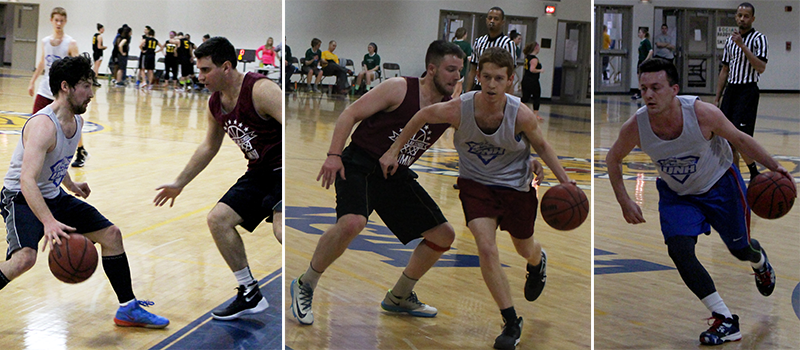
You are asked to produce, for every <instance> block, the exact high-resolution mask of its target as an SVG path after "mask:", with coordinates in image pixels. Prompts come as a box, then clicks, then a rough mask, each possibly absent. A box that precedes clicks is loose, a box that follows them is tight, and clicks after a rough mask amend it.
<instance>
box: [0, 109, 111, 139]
mask: <svg viewBox="0 0 800 350" xmlns="http://www.w3.org/2000/svg"><path fill="white" fill-rule="evenodd" d="M30 117H31V114H30V113H22V112H12V111H0V134H6V135H19V134H21V133H22V127H23V126H25V122H27V121H28V119H30ZM103 129H104V127H103V126H102V125H100V124H97V123H95V122H91V121H88V120H86V119H84V120H83V128H81V132H82V133H84V134H89V133H95V132H100V131H102V130H103Z"/></svg>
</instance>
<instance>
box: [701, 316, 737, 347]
mask: <svg viewBox="0 0 800 350" xmlns="http://www.w3.org/2000/svg"><path fill="white" fill-rule="evenodd" d="M708 320H709V321H711V320H713V322H712V323H711V327H710V328H709V329H708V330H707V331H705V332H703V333H700V343H702V344H704V345H720V344H722V343H724V342H726V341H738V340H741V339H742V333H740V332H739V316H736V315H733V317H732V318H725V316H723V315H720V314H718V313H716V312H712V313H711V317H709V318H708Z"/></svg>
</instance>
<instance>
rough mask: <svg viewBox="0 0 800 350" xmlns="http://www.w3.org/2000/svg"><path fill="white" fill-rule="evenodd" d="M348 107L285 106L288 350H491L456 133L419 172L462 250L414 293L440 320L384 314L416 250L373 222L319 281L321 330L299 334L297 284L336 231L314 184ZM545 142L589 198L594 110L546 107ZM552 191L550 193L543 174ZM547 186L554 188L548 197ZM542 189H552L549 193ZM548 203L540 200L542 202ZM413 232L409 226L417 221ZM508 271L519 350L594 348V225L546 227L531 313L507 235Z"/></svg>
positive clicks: (540, 231)
mask: <svg viewBox="0 0 800 350" xmlns="http://www.w3.org/2000/svg"><path fill="white" fill-rule="evenodd" d="M351 102H352V99H351V98H347V97H329V96H328V95H322V94H308V93H306V92H299V93H292V94H287V96H286V119H287V122H286V139H287V140H288V142H287V144H288V145H290V146H289V147H287V150H286V159H287V162H286V166H287V169H288V172H289V173H290V174H291V175H290V176H287V178H286V187H287V189H286V193H287V195H286V208H287V209H286V242H287V243H286V271H287V274H286V285H285V286H284V288H285V293H286V295H287V298H286V300H285V301H284V304H285V305H284V307H285V312H286V317H287V319H286V326H285V327H286V345H287V347H288V348H291V349H295V350H305V349H486V348H490V347H491V346H492V344H493V342H494V338H495V337H496V336H497V335H498V334H500V331H501V326H502V319H501V317H500V314H499V312H498V310H497V306H496V304H495V303H494V301H493V299H492V297H491V295H490V294H489V290H488V289H487V288H486V285H485V284H484V282H483V279H482V278H481V274H480V268H479V267H478V266H479V265H478V263H477V259H478V257H477V249H476V247H475V243H474V239H473V237H472V235H471V234H470V232H469V230H468V229H467V227H466V225H465V222H464V216H463V213H462V210H461V203H460V201H459V199H458V191H457V190H455V189H453V186H452V185H453V183H455V179H456V178H455V175H456V174H457V172H456V168H455V164H456V160H457V156H456V155H455V151H454V150H453V145H452V130H451V131H448V132H447V133H446V134H445V135H444V136H443V138H442V139H441V140H440V141H439V142H438V143H436V145H435V146H434V148H433V149H432V150H429V151H428V152H426V155H425V156H423V158H422V159H420V160H419V161H418V162H417V163H416V169H417V172H418V173H419V176H420V177H419V181H420V183H421V184H422V186H423V187H425V188H426V190H427V191H428V192H429V193H430V194H431V196H432V197H433V198H434V199H435V200H436V201H437V203H438V204H439V205H440V206H441V208H442V210H443V211H444V213H445V216H446V217H447V218H448V220H449V221H450V222H451V223H452V224H453V226H454V228H455V231H456V241H455V243H454V244H453V248H454V249H453V250H451V251H450V252H448V253H446V254H445V255H444V256H443V257H442V259H441V260H440V262H439V263H438V265H437V266H435V267H434V268H432V269H431V270H430V271H429V272H428V273H427V274H426V275H425V276H424V277H423V279H421V280H420V282H419V283H418V284H417V287H416V291H417V293H418V295H419V297H420V299H421V300H422V301H423V302H426V303H428V304H430V305H433V306H435V307H437V308H438V309H439V315H438V316H437V317H435V318H432V319H420V318H412V317H403V316H395V315H390V314H387V313H384V312H382V310H381V308H380V302H381V300H383V297H384V295H385V293H386V291H387V290H388V289H389V288H391V287H392V285H393V284H394V282H395V281H396V280H397V278H398V277H399V276H400V273H401V271H402V270H403V267H404V266H405V264H406V263H407V261H408V257H409V256H410V251H411V250H412V249H413V247H415V246H416V244H417V243H418V241H414V242H412V243H410V244H409V246H408V247H403V246H402V245H401V244H400V243H399V241H397V239H396V238H395V237H394V236H393V235H392V234H391V233H390V232H389V230H388V229H386V227H385V226H383V224H382V223H381V221H380V218H379V217H378V216H377V215H375V214H373V215H372V216H371V217H370V221H369V223H368V226H367V229H366V230H365V231H364V232H363V233H362V234H361V235H360V236H359V237H358V238H356V239H355V240H354V241H353V243H352V244H351V245H350V247H349V249H348V250H347V251H346V252H345V253H344V255H343V256H342V257H341V258H340V259H339V260H337V261H336V262H335V263H334V264H333V265H332V266H331V267H330V268H329V269H328V270H327V271H326V272H325V274H324V275H323V277H322V279H321V280H320V282H319V285H318V287H317V289H316V291H315V295H314V303H313V310H314V314H315V322H314V324H313V325H311V326H300V325H299V324H298V323H297V321H296V320H295V319H294V318H293V317H292V316H291V311H290V310H289V306H290V300H289V299H290V298H289V297H288V296H289V290H288V288H289V287H288V286H289V282H290V281H291V280H292V279H294V278H296V277H297V276H299V275H300V274H301V273H303V272H304V271H305V270H306V268H307V266H308V263H309V261H310V259H311V256H312V253H313V251H314V247H315V246H316V243H317V241H318V239H319V236H320V234H321V233H322V232H323V231H324V230H325V229H326V228H327V227H328V226H329V225H330V224H332V223H333V222H334V221H335V213H334V208H335V192H334V190H333V189H330V190H325V189H323V188H322V187H320V185H319V183H318V182H316V181H315V178H316V176H317V173H318V172H319V168H320V166H321V165H322V162H323V161H324V160H325V153H326V151H327V149H328V146H329V143H330V138H331V134H332V132H333V128H334V124H335V122H336V118H337V117H338V115H339V113H340V112H341V111H342V110H344V108H345V107H347V106H348V105H349V104H350V103H351ZM541 112H542V115H543V117H544V118H545V122H544V124H543V130H544V134H545V137H546V138H547V140H548V141H549V142H550V143H551V144H552V145H553V147H554V148H555V149H556V150H557V151H558V154H559V155H561V156H563V157H565V158H564V159H562V164H563V165H564V166H565V167H567V168H568V170H569V173H570V176H571V177H572V178H574V179H576V180H577V181H578V183H579V184H580V185H581V187H583V188H584V191H586V193H587V195H591V189H590V180H591V179H590V176H589V173H590V165H589V163H588V160H589V158H590V147H589V145H590V130H591V129H590V109H589V107H574V106H550V105H543V106H542V110H541ZM546 174H547V177H546V180H545V181H554V179H555V178H554V177H553V176H552V173H549V170H546ZM548 186H549V185H548ZM544 189H546V187H545V188H544ZM540 197H541V196H540ZM409 220H413V218H409ZM497 237H498V246H499V248H500V255H501V257H500V259H501V262H502V263H503V264H504V265H505V266H506V269H505V271H506V273H507V275H508V279H509V282H510V285H511V287H512V295H513V297H514V300H515V307H516V308H517V312H518V314H519V315H521V316H522V317H523V318H524V325H523V331H522V338H521V343H520V348H521V349H588V348H589V347H590V342H591V339H590V332H589V329H590V325H591V323H590V322H591V304H590V273H591V272H590V271H591V266H590V254H591V240H590V225H589V221H588V220H587V222H586V223H584V224H583V225H582V226H581V227H579V228H578V229H576V230H574V231H569V232H557V231H555V230H553V229H551V228H549V227H548V226H547V225H546V224H545V223H544V222H543V221H541V220H539V222H537V224H536V237H537V239H539V240H540V241H541V242H542V244H543V245H544V247H545V249H546V250H547V255H548V269H547V275H548V276H547V281H548V283H547V286H546V288H545V289H544V293H543V295H542V296H541V297H540V298H539V299H538V300H537V301H535V302H533V303H530V302H527V301H525V299H524V297H523V292H522V291H523V285H524V282H525V262H524V260H523V259H522V258H521V257H519V255H517V254H516V252H515V250H514V247H513V245H512V243H511V240H510V238H509V236H508V234H507V233H505V232H500V233H499V234H498V236H497Z"/></svg>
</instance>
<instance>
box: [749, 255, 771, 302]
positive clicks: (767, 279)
mask: <svg viewBox="0 0 800 350" xmlns="http://www.w3.org/2000/svg"><path fill="white" fill-rule="evenodd" d="M761 252H762V253H764V266H762V267H761V269H755V268H754V269H753V272H754V273H753V274H754V275H755V276H756V287H757V288H758V291H759V292H760V293H761V295H763V296H765V297H768V296H770V295H771V294H772V291H773V290H775V269H773V268H772V264H770V263H769V258H767V251H766V250H764V248H761Z"/></svg>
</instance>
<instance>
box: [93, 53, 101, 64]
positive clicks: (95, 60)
mask: <svg viewBox="0 0 800 350" xmlns="http://www.w3.org/2000/svg"><path fill="white" fill-rule="evenodd" d="M102 59H103V51H95V52H94V53H92V60H93V61H94V62H97V61H99V60H102Z"/></svg>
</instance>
